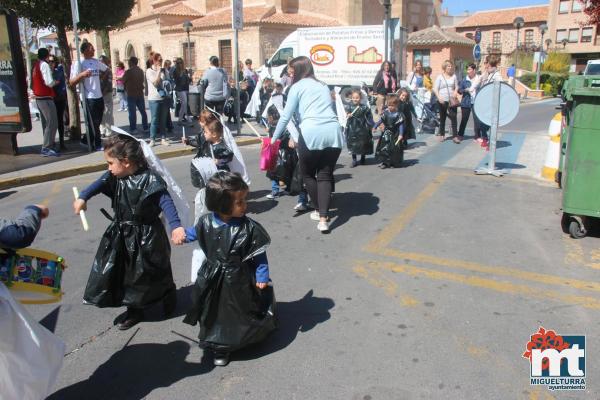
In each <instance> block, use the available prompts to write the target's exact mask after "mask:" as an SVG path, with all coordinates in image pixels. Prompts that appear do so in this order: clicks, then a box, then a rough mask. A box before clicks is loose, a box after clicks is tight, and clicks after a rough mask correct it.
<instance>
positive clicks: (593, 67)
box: [583, 60, 600, 75]
mask: <svg viewBox="0 0 600 400" xmlns="http://www.w3.org/2000/svg"><path fill="white" fill-rule="evenodd" d="M583 74H584V75H600V60H588V62H587V65H586V66H585V70H584V71H583Z"/></svg>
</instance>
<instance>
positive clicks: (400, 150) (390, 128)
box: [375, 110, 404, 167]
mask: <svg viewBox="0 0 600 400" xmlns="http://www.w3.org/2000/svg"><path fill="white" fill-rule="evenodd" d="M403 123H404V117H403V114H402V113H401V112H394V113H391V112H389V111H388V110H385V111H384V112H383V114H382V115H381V120H380V122H379V123H378V124H383V127H384V130H383V133H382V134H381V137H380V138H379V141H378V142H377V149H376V151H375V156H376V157H377V159H378V160H379V162H381V163H382V164H385V165H386V166H388V167H399V166H400V165H401V164H402V161H403V160H404V143H402V140H398V137H399V136H400V130H401V129H402V126H401V125H402V124H403Z"/></svg>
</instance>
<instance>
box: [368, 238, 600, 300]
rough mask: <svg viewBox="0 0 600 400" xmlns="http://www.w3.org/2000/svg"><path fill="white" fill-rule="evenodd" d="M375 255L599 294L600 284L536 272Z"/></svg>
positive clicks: (400, 254) (405, 254) (412, 256)
mask: <svg viewBox="0 0 600 400" xmlns="http://www.w3.org/2000/svg"><path fill="white" fill-rule="evenodd" d="M376 253H377V254H382V255H385V256H388V257H394V258H398V259H401V260H412V261H417V262H421V263H424V264H433V265H437V266H440V267H448V268H457V269H463V270H467V271H475V272H482V273H486V274H491V275H500V276H507V277H511V278H516V279H522V280H526V281H532V282H536V283H545V284H548V285H556V286H567V287H571V288H574V289H579V290H590V291H595V292H600V282H594V281H582V280H578V279H572V278H567V277H562V276H556V275H548V274H539V273H537V272H529V271H524V270H521V269H518V268H509V267H501V266H492V265H484V264H479V263H476V262H473V261H463V260H456V259H451V258H442V257H436V256H431V255H428V254H421V253H411V252H405V251H399V250H395V249H390V248H383V249H379V250H378V251H377V252H376Z"/></svg>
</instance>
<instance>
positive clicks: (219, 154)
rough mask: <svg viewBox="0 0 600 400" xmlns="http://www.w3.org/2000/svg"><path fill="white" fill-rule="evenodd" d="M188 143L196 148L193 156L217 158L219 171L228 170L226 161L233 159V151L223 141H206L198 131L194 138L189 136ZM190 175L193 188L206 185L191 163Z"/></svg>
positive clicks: (200, 187)
mask: <svg viewBox="0 0 600 400" xmlns="http://www.w3.org/2000/svg"><path fill="white" fill-rule="evenodd" d="M188 143H189V145H190V146H193V147H196V148H198V150H197V151H196V155H195V156H194V157H195V158H197V157H209V158H214V159H217V160H218V161H219V162H218V163H217V169H218V170H220V171H229V165H228V163H230V162H231V160H233V156H234V154H233V151H231V149H230V148H229V147H227V145H226V144H225V142H224V141H221V142H220V143H217V144H214V145H213V144H212V143H210V142H209V141H207V140H206V138H204V133H203V132H200V133H199V134H198V135H196V137H195V138H194V137H191V138H190V139H189V142H188ZM211 146H212V149H211ZM190 177H191V180H192V186H194V187H195V188H198V189H202V188H203V187H204V186H206V182H204V180H203V179H202V176H201V175H200V173H199V172H198V170H197V169H196V167H194V165H193V164H190Z"/></svg>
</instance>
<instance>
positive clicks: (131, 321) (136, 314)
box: [117, 308, 144, 331]
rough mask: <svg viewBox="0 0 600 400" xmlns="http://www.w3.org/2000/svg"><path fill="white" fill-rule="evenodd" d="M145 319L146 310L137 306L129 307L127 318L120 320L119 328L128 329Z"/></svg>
mask: <svg viewBox="0 0 600 400" xmlns="http://www.w3.org/2000/svg"><path fill="white" fill-rule="evenodd" d="M143 319H144V311H142V310H140V309H137V308H127V316H126V317H125V320H123V321H122V322H119V324H118V325H117V328H119V330H121V331H126V330H127V329H129V328H131V327H133V326H135V325H137V324H138V323H139V322H142V320H143Z"/></svg>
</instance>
